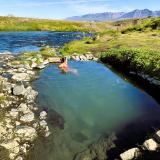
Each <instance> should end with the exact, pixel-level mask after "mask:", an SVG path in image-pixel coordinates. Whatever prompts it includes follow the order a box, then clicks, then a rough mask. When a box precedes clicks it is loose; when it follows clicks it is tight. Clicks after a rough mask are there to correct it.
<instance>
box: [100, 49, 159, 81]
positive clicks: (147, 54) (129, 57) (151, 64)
mask: <svg viewBox="0 0 160 160" xmlns="http://www.w3.org/2000/svg"><path fill="white" fill-rule="evenodd" d="M101 60H102V61H103V62H107V63H111V64H114V65H118V66H121V67H124V68H125V69H129V70H130V71H134V72H136V73H137V72H139V73H144V74H146V75H150V76H152V77H156V78H160V51H153V50H144V49H128V48H120V49H109V50H107V51H106V52H104V53H102V55H101Z"/></svg>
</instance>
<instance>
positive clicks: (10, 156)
mask: <svg viewBox="0 0 160 160" xmlns="http://www.w3.org/2000/svg"><path fill="white" fill-rule="evenodd" d="M16 156H17V154H15V153H10V154H9V158H10V159H11V160H14V159H15V157H16Z"/></svg>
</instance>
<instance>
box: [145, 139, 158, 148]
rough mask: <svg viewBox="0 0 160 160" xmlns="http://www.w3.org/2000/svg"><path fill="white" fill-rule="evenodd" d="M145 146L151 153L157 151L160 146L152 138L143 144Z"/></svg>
mask: <svg viewBox="0 0 160 160" xmlns="http://www.w3.org/2000/svg"><path fill="white" fill-rule="evenodd" d="M143 146H144V147H145V148H146V149H147V150H149V151H156V150H157V148H158V147H159V145H158V144H157V143H156V142H155V141H154V140H153V139H152V138H151V139H148V140H146V141H145V142H144V143H143Z"/></svg>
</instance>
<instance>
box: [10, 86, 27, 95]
mask: <svg viewBox="0 0 160 160" xmlns="http://www.w3.org/2000/svg"><path fill="white" fill-rule="evenodd" d="M25 91H26V90H25V88H24V85H16V86H14V88H13V94H14V95H15V96H19V95H23V94H24V93H25Z"/></svg>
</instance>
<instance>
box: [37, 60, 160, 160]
mask: <svg viewBox="0 0 160 160" xmlns="http://www.w3.org/2000/svg"><path fill="white" fill-rule="evenodd" d="M69 66H70V67H71V68H72V70H73V69H74V71H75V70H76V71H77V72H69V73H64V72H62V71H61V70H59V69H58V67H57V65H51V66H49V67H47V68H46V69H44V70H42V71H41V72H40V78H39V79H38V80H36V81H35V82H34V87H35V88H36V90H38V92H39V97H38V103H39V104H40V105H41V106H42V107H44V108H45V107H47V108H49V109H53V110H55V111H56V112H58V113H59V114H60V115H61V116H62V117H63V118H64V121H65V122H64V128H63V129H61V131H60V132H59V133H58V134H57V135H56V136H54V138H53V139H52V138H51V139H50V140H49V142H47V143H48V144H49V145H48V147H47V146H46V147H45V148H44V144H45V142H44V143H42V144H39V146H38V147H39V149H37V150H39V151H36V153H35V154H34V156H35V157H34V159H35V160H43V159H46V160H71V159H73V157H74V155H75V154H76V153H77V152H80V151H82V150H84V149H85V148H86V147H87V146H88V145H89V144H91V143H93V142H95V141H96V140H97V139H98V138H99V137H100V136H101V135H103V134H104V133H107V132H111V131H117V130H119V129H120V128H121V127H123V126H124V125H125V124H127V123H129V122H133V121H135V120H136V121H137V120H138V119H142V118H144V119H146V118H147V117H148V118H149V119H150V120H151V121H152V120H157V119H158V120H160V118H159V114H160V106H159V105H158V104H157V103H156V101H155V100H154V99H153V98H152V97H151V96H149V95H148V94H147V93H145V92H144V91H142V90H140V89H138V88H136V87H135V86H134V85H132V84H131V83H130V82H129V81H127V80H125V79H123V78H121V77H119V76H118V75H117V74H115V73H114V72H112V71H111V70H110V69H109V68H107V67H106V66H105V65H103V64H101V63H97V62H92V61H91V62H76V61H70V62H69ZM148 118H147V119H148ZM53 134H54V133H53ZM41 145H42V146H43V147H42V146H41ZM41 147H42V148H41Z"/></svg>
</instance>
